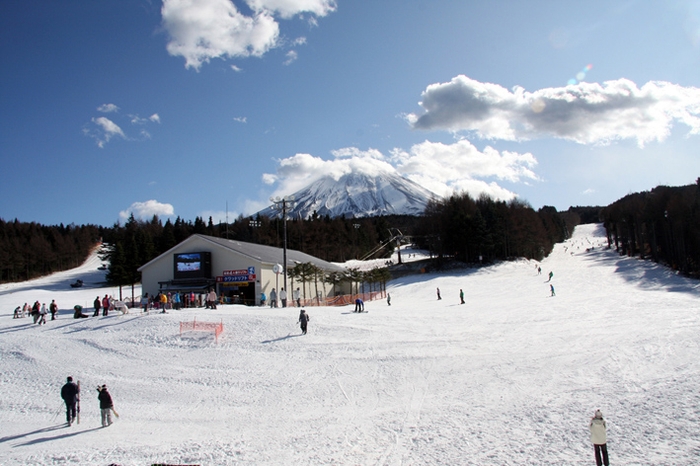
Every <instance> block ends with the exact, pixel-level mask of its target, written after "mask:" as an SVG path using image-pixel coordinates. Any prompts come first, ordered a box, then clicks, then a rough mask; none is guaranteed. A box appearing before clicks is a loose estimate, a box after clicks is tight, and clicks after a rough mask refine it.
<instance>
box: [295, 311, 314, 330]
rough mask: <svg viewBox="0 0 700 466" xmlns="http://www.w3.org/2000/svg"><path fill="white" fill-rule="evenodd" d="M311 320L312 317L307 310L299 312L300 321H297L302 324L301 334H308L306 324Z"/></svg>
mask: <svg viewBox="0 0 700 466" xmlns="http://www.w3.org/2000/svg"><path fill="white" fill-rule="evenodd" d="M309 320H311V317H309V315H308V314H307V313H306V311H305V310H303V309H302V310H301V312H300V313H299V321H298V322H297V323H300V324H301V334H302V335H306V326H307V324H308V323H309Z"/></svg>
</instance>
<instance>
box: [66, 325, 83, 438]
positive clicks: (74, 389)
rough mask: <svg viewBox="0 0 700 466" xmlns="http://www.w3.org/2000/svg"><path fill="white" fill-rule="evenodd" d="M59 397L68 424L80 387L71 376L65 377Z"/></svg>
mask: <svg viewBox="0 0 700 466" xmlns="http://www.w3.org/2000/svg"><path fill="white" fill-rule="evenodd" d="M86 317H87V316H86ZM61 398H63V401H64V402H65V403H66V424H68V425H69V426H70V425H71V424H73V421H74V420H75V417H76V415H77V409H76V405H77V404H78V399H79V398H80V388H78V386H77V385H76V384H75V383H74V382H73V377H70V376H69V377H68V378H67V379H66V384H65V385H64V386H63V387H62V388H61Z"/></svg>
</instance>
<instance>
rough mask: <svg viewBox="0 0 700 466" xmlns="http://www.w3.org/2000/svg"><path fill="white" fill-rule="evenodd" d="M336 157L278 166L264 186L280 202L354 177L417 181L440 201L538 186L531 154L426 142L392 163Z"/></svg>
mask: <svg viewBox="0 0 700 466" xmlns="http://www.w3.org/2000/svg"><path fill="white" fill-rule="evenodd" d="M332 155H333V156H334V159H332V160H323V159H321V158H320V157H314V156H312V155H310V154H296V155H294V156H292V157H288V158H286V159H282V160H279V166H278V169H277V172H276V173H274V174H269V173H268V174H265V175H263V182H265V183H266V184H268V185H276V187H275V192H274V194H273V195H276V196H281V195H288V194H291V193H294V192H296V191H298V190H300V189H302V188H304V187H306V186H308V185H309V184H311V183H313V182H314V181H316V180H317V179H319V178H321V177H323V176H325V175H330V176H332V177H333V178H335V179H339V178H340V177H341V176H343V175H346V174H350V173H358V174H366V175H369V176H376V175H379V174H381V173H390V174H398V175H401V176H404V177H406V178H408V179H410V180H412V181H415V182H416V183H418V184H420V185H421V186H423V187H424V188H426V189H428V190H430V191H432V192H434V193H436V194H438V195H440V196H447V195H450V194H452V193H453V192H455V191H457V192H462V191H463V192H467V193H468V194H470V195H472V196H474V197H478V196H479V195H481V194H488V195H489V196H491V197H492V198H494V199H500V200H510V199H513V198H515V197H516V194H515V193H513V192H511V191H509V190H508V189H506V188H503V187H502V186H500V185H499V184H498V183H499V182H500V181H508V182H511V183H518V182H527V181H528V180H535V181H539V177H538V176H537V175H536V174H535V172H534V171H533V168H534V167H535V165H537V160H536V159H535V157H534V156H533V155H532V154H530V153H526V154H519V153H516V152H509V151H503V152H499V151H497V150H496V149H493V148H492V147H488V146H487V147H486V148H485V149H484V150H483V151H479V150H478V149H477V148H476V147H474V146H473V145H472V144H471V143H470V142H469V141H466V140H461V141H458V142H456V143H454V144H442V143H434V142H430V141H425V142H423V143H420V144H416V145H414V146H413V147H411V149H410V150H409V151H405V150H402V149H394V150H392V151H391V155H390V156H389V157H387V156H385V155H384V154H382V153H381V152H380V151H378V150H376V149H369V150H366V151H363V150H360V149H358V148H356V147H346V148H342V149H338V150H335V151H333V152H332Z"/></svg>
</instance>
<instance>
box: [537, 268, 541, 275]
mask: <svg viewBox="0 0 700 466" xmlns="http://www.w3.org/2000/svg"><path fill="white" fill-rule="evenodd" d="M537 275H542V267H537Z"/></svg>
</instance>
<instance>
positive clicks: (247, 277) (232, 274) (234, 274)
mask: <svg viewBox="0 0 700 466" xmlns="http://www.w3.org/2000/svg"><path fill="white" fill-rule="evenodd" d="M255 278H256V275H255V267H248V268H247V269H239V270H224V271H223V273H222V275H221V276H220V277H216V281H217V282H219V283H234V282H254V281H255Z"/></svg>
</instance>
